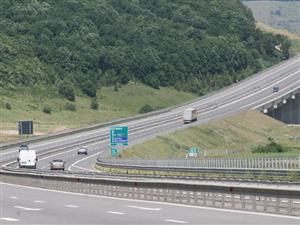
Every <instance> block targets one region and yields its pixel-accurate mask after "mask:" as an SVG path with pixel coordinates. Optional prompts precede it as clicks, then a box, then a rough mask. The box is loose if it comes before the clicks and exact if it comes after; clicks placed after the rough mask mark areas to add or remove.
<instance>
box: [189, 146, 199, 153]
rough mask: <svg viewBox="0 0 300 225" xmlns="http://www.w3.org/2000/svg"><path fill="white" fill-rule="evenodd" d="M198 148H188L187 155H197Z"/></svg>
mask: <svg viewBox="0 0 300 225" xmlns="http://www.w3.org/2000/svg"><path fill="white" fill-rule="evenodd" d="M199 150H200V149H199V148H197V147H191V148H189V153H198V152H199Z"/></svg>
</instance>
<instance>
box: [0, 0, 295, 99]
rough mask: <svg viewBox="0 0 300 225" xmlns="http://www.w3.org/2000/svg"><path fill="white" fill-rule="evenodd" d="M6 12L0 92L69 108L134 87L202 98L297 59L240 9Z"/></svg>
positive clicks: (219, 3) (180, 0) (88, 7)
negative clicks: (62, 100) (52, 91)
mask: <svg viewBox="0 0 300 225" xmlns="http://www.w3.org/2000/svg"><path fill="white" fill-rule="evenodd" d="M0 12H1V13H0V53H1V54H0V86H1V87H5V88H17V87H19V86H34V85H46V86H54V87H55V88H56V90H57V92H58V93H60V94H61V95H62V96H64V97H66V98H68V99H70V100H74V99H75V94H74V93H76V92H78V91H80V92H82V93H84V94H86V95H88V96H91V97H94V96H95V95H96V90H97V89H98V88H100V87H101V86H107V85H122V84H126V83H127V82H129V81H138V82H142V83H144V84H147V85H149V86H151V87H154V88H159V87H162V86H170V87H175V88H176V89H178V90H184V91H191V92H194V93H197V94H200V95H201V94H203V93H205V92H207V91H209V90H211V89H216V88H220V87H223V86H225V85H228V84H230V83H232V82H235V81H236V80H240V79H242V78H244V77H246V76H248V75H250V74H251V73H253V72H257V71H259V70H260V69H262V67H264V66H265V65H271V64H274V63H276V62H279V61H281V60H283V59H285V58H288V57H289V52H288V48H289V45H290V43H289V42H288V41H287V40H286V39H285V38H284V37H283V36H279V35H276V36H275V35H272V34H268V33H263V32H261V31H259V30H257V29H256V28H255V21H254V18H253V16H252V13H251V11H250V10H249V9H247V8H246V7H245V6H243V4H242V3H241V2H240V1H239V0H226V1H223V0H201V1H200V0H199V1H197V0H62V1H58V0H22V1H20V0H1V1H0ZM275 46H280V48H281V51H278V50H276V49H275V48H274V47H275Z"/></svg>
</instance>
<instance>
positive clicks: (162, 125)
mask: <svg viewBox="0 0 300 225" xmlns="http://www.w3.org/2000/svg"><path fill="white" fill-rule="evenodd" d="M164 126H165V124H160V125H158V126H155V127H150V128H147V129H143V130H142V132H145V131H148V130H153V129H154V128H155V129H157V128H158V127H164ZM140 132H141V131H140V130H138V131H135V132H132V133H130V134H129V138H130V137H132V136H131V135H133V134H135V133H140ZM105 142H109V140H105V141H101V142H95V143H93V144H90V145H86V146H93V145H98V144H100V143H105ZM72 151H73V150H72ZM103 151H104V150H103ZM103 151H102V152H98V153H95V154H93V155H90V156H88V157H85V158H83V159H80V160H78V161H76V162H74V163H73V164H72V165H70V166H69V167H68V170H69V171H72V169H71V168H72V167H74V166H75V165H76V164H77V163H79V162H82V161H84V160H87V159H89V158H92V157H95V156H96V155H97V154H102V153H103ZM60 154H63V153H60ZM52 156H53V155H52ZM54 156H55V155H54ZM42 160H43V159H42ZM85 170H86V169H85ZM88 170H89V169H88ZM93 171H94V170H93Z"/></svg>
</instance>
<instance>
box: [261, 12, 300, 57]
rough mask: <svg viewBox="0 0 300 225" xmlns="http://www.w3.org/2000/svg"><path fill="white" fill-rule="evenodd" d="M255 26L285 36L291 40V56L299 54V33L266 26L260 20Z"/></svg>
mask: <svg viewBox="0 0 300 225" xmlns="http://www.w3.org/2000/svg"><path fill="white" fill-rule="evenodd" d="M299 10H300V9H299ZM256 26H257V28H258V29H260V30H262V31H265V32H269V33H273V34H280V35H284V36H286V37H287V38H288V39H289V40H290V41H291V47H290V54H291V56H294V55H297V54H300V35H297V34H294V33H291V32H289V31H287V30H284V29H275V28H273V27H271V26H268V25H266V24H264V23H262V22H257V23H256Z"/></svg>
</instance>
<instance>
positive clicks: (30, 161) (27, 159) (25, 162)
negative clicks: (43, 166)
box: [18, 150, 38, 169]
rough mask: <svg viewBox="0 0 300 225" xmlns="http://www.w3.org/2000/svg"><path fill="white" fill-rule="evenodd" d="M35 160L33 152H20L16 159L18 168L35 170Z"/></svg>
mask: <svg viewBox="0 0 300 225" xmlns="http://www.w3.org/2000/svg"><path fill="white" fill-rule="evenodd" d="M37 160H38V159H37V156H36V152H35V150H27V151H20V153H19V158H18V162H19V168H22V167H24V168H25V167H26V168H33V169H36V165H37Z"/></svg>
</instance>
